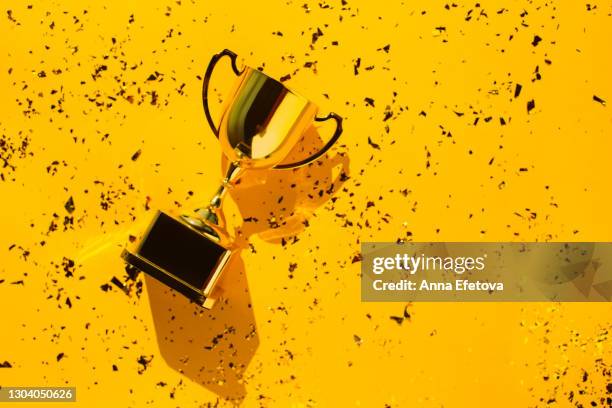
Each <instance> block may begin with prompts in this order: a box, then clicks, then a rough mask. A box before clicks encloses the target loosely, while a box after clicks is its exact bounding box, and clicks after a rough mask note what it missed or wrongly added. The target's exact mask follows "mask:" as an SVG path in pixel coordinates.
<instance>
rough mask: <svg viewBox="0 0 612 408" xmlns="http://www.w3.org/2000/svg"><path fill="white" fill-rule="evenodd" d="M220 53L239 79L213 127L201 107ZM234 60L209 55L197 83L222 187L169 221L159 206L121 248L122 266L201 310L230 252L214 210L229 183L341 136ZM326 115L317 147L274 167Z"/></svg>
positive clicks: (298, 99)
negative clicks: (221, 164) (215, 143)
mask: <svg viewBox="0 0 612 408" xmlns="http://www.w3.org/2000/svg"><path fill="white" fill-rule="evenodd" d="M225 56H227V57H229V58H230V59H231V64H232V69H233V71H234V73H235V74H236V75H237V77H238V78H237V80H236V83H235V86H234V89H233V91H232V92H231V93H230V94H229V97H228V98H227V99H226V101H225V103H224V105H223V109H222V114H221V118H220V119H219V125H218V126H216V125H215V122H214V121H213V119H212V116H211V114H210V110H209V107H208V85H209V83H210V77H211V75H212V73H213V70H214V68H215V66H216V64H217V62H218V61H219V60H220V59H221V58H223V57H225ZM236 60H237V55H236V54H235V53H233V52H232V51H229V50H224V51H222V52H220V53H219V54H216V55H214V56H213V57H212V59H211V60H210V63H209V64H208V68H207V69H206V74H205V76H204V82H203V87H202V101H203V104H204V113H205V114H206V119H207V120H208V123H209V125H210V127H211V129H212V130H213V132H214V134H215V136H217V138H218V139H219V142H220V143H221V150H222V152H223V154H224V155H225V156H226V157H227V159H228V161H229V166H228V169H227V173H226V175H225V177H224V178H223V181H222V183H221V186H220V187H219V189H218V191H217V192H216V194H215V195H214V197H213V198H212V200H211V201H210V203H209V204H208V206H206V207H202V208H199V209H197V210H195V212H194V213H193V214H188V215H187V214H186V215H182V216H181V217H180V218H174V217H171V216H170V215H168V214H166V213H164V212H161V211H158V212H157V214H156V216H155V218H154V219H153V221H152V222H151V224H150V225H149V228H148V230H147V231H146V233H145V234H144V235H143V237H142V239H141V240H140V242H139V243H137V247H136V248H135V250H133V251H130V250H128V249H125V250H124V251H123V253H122V257H123V259H124V260H125V261H126V262H127V263H128V264H130V265H132V266H133V267H135V268H137V269H138V270H141V271H143V272H145V273H147V274H148V275H150V276H152V277H154V278H155V279H157V280H159V281H161V282H162V283H164V284H166V285H167V286H169V287H171V288H173V289H175V290H177V291H178V292H180V293H182V294H183V295H185V296H186V297H188V298H189V299H191V300H192V301H194V302H195V303H197V304H199V305H201V306H203V307H205V308H208V309H210V308H211V307H212V305H213V303H214V298H215V296H214V293H213V289H214V288H215V284H216V283H217V281H218V279H219V277H220V275H221V273H222V272H223V269H224V267H225V266H226V265H227V264H228V262H229V260H230V258H231V257H232V255H233V254H234V253H235V251H233V250H232V239H231V238H230V236H229V234H228V232H227V231H226V228H225V227H226V226H225V218H224V216H223V213H222V211H221V204H222V202H223V197H224V196H225V193H226V192H227V189H228V188H230V187H232V186H233V185H235V184H236V181H237V180H238V179H239V177H240V176H241V175H242V173H243V171H244V170H248V169H293V168H296V167H300V166H304V165H306V164H308V163H311V162H313V161H315V160H316V159H318V158H319V157H321V156H322V155H324V154H325V153H326V152H327V151H328V150H329V149H330V148H331V147H332V146H333V145H334V143H335V142H336V141H337V140H338V138H339V137H340V134H341V133H342V118H341V117H340V116H338V115H336V114H335V113H330V114H329V115H327V116H326V117H318V116H316V115H317V111H318V108H317V106H316V105H315V104H314V103H312V102H310V101H309V100H308V99H306V98H304V97H302V96H300V95H298V94H296V93H295V92H293V91H290V90H289V89H287V88H286V87H285V86H284V85H283V84H282V83H280V82H278V81H276V80H274V79H272V78H270V77H268V76H267V75H266V74H264V73H263V72H261V71H259V70H257V69H254V68H251V67H245V68H244V69H243V70H242V71H240V70H239V69H238V67H237V65H236ZM329 119H334V120H335V121H336V130H335V132H334V134H333V136H332V137H331V139H330V140H329V141H328V142H327V143H326V144H325V145H324V146H323V148H322V149H321V150H320V151H318V152H317V153H315V154H313V155H312V156H310V157H308V158H306V159H304V160H301V161H298V162H295V163H289V164H285V163H282V164H281V162H282V161H283V160H284V159H285V158H286V157H287V156H288V155H289V153H290V152H291V150H292V149H293V148H294V147H295V146H296V144H297V143H298V141H299V140H300V138H301V137H302V135H303V134H304V132H305V131H306V130H307V128H308V127H309V126H311V125H312V123H313V121H316V122H323V121H326V120H329Z"/></svg>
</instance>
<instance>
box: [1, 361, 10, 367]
mask: <svg viewBox="0 0 612 408" xmlns="http://www.w3.org/2000/svg"><path fill="white" fill-rule="evenodd" d="M0 368H13V366H12V364H11V363H9V362H8V361H5V362H4V363H0Z"/></svg>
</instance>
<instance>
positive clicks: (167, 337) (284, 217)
mask: <svg viewBox="0 0 612 408" xmlns="http://www.w3.org/2000/svg"><path fill="white" fill-rule="evenodd" d="M324 144H325V143H324V142H323V141H322V139H321V137H320V136H319V133H318V130H317V128H316V127H315V126H314V125H313V126H311V127H310V128H309V129H308V130H307V132H305V134H304V135H303V137H302V140H301V141H300V142H299V143H298V144H297V145H296V146H298V147H296V148H294V150H293V151H292V152H291V153H290V155H289V157H288V158H287V159H286V160H285V162H294V161H299V160H300V159H302V158H304V157H308V156H309V155H311V154H313V153H315V152H317V151H319V150H321V148H322V147H323V146H324ZM227 165H228V163H227V160H225V159H224V160H223V161H222V167H223V171H225V170H226V168H227ZM348 174H349V158H348V155H347V154H345V153H338V152H336V153H335V154H333V156H331V157H329V156H323V157H322V158H320V159H318V160H317V161H315V162H313V163H311V164H308V165H306V166H303V167H299V168H296V169H291V170H266V171H260V170H252V171H246V172H245V173H244V175H243V176H242V177H241V178H240V180H239V183H237V185H236V186H235V187H233V188H231V189H230V190H229V195H230V196H231V197H232V200H233V201H234V202H235V203H236V206H237V207H238V210H239V212H240V215H241V217H242V223H240V225H238V226H234V227H233V230H234V234H233V235H234V250H235V251H236V253H235V254H234V255H233V257H232V259H231V261H230V263H229V264H228V266H227V268H226V270H225V271H224V273H223V274H222V276H221V278H220V282H219V283H218V285H217V287H218V288H221V290H220V292H221V295H220V297H219V298H218V300H217V302H216V303H215V305H214V307H213V308H212V310H206V309H204V308H201V307H200V306H198V305H196V304H194V303H192V302H190V301H189V300H188V299H186V298H185V297H183V296H182V295H180V294H178V293H176V292H175V291H174V290H172V289H170V288H168V287H166V286H165V285H163V284H161V283H159V282H158V281H157V280H155V279H153V278H151V277H149V276H145V282H146V287H147V291H148V294H149V300H150V307H151V312H152V315H153V322H154V326H155V331H156V335H157V341H158V345H159V349H160V353H161V355H162V357H163V358H164V360H165V361H166V363H167V364H168V365H169V366H170V367H172V368H173V369H175V370H176V371H178V372H180V373H181V374H183V375H185V376H186V377H187V378H189V379H191V380H192V381H194V382H196V383H198V384H200V385H202V386H204V387H205V388H207V389H209V390H210V391H212V392H214V393H215V394H217V395H218V396H219V397H221V398H223V399H224V400H226V401H228V402H232V403H234V404H235V405H240V404H241V402H242V401H243V399H244V397H245V396H246V389H245V380H244V373H245V371H246V369H247V366H248V365H249V363H250V361H251V359H252V358H253V356H254V354H255V352H256V350H257V348H258V346H259V336H258V334H257V326H256V322H255V316H254V313H253V308H252V305H251V295H250V293H249V287H248V280H247V274H246V270H245V265H244V262H243V261H242V258H241V254H240V253H241V251H242V250H243V249H247V248H249V238H250V237H251V236H252V235H258V236H259V237H260V238H261V239H263V240H264V241H266V242H269V243H272V244H282V245H285V244H286V243H287V242H289V240H291V239H297V236H298V235H299V233H300V232H302V231H303V230H304V229H305V228H306V227H307V226H308V219H309V218H310V217H311V216H312V214H313V212H314V211H315V210H316V209H317V208H319V207H321V206H323V205H325V204H326V203H328V202H329V201H330V200H332V201H333V200H334V199H333V195H334V193H335V192H336V191H338V190H339V189H340V187H341V186H342V184H343V183H344V182H345V181H346V180H347V179H348Z"/></svg>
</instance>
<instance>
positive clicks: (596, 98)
mask: <svg viewBox="0 0 612 408" xmlns="http://www.w3.org/2000/svg"><path fill="white" fill-rule="evenodd" d="M593 100H594V101H595V102H598V103H601V104H602V105H603V106H606V101H604V100H603V99H601V98H600V97H599V96H597V95H593Z"/></svg>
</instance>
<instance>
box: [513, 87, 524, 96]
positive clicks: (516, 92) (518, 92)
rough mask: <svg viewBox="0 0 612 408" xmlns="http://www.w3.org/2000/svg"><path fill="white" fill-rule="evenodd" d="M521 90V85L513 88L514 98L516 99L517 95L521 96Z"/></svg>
mask: <svg viewBox="0 0 612 408" xmlns="http://www.w3.org/2000/svg"><path fill="white" fill-rule="evenodd" d="M522 89H523V85H521V84H516V86H515V87H514V97H515V98H518V97H519V95H520V94H521V90H522Z"/></svg>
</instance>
